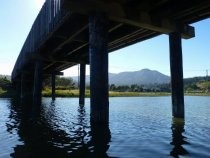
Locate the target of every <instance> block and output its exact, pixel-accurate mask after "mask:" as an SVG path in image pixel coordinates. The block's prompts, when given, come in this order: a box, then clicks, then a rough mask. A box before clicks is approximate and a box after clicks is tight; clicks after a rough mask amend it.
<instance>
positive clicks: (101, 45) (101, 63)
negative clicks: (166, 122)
mask: <svg viewBox="0 0 210 158" xmlns="http://www.w3.org/2000/svg"><path fill="white" fill-rule="evenodd" d="M107 45H108V18H107V17H106V15H105V14H103V13H94V14H92V15H91V16H90V17H89V56H90V103H91V112H90V121H91V124H104V125H105V124H108V122H109V101H108V100H109V99H108V48H107Z"/></svg>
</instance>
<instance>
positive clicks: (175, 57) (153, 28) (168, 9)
mask: <svg viewBox="0 0 210 158" xmlns="http://www.w3.org/2000/svg"><path fill="white" fill-rule="evenodd" d="M208 17H210V1H209V0H202V1H200V0H141V1H140V0H112V1H109V0H46V2H45V4H44V6H43V7H42V9H41V11H40V13H39V14H38V16H37V18H36V20H35V21H34V24H33V26H32V28H31V31H30V33H29V34H28V37H27V38H26V41H25V43H24V45H23V47H22V50H21V52H20V54H19V56H18V59H17V61H16V64H15V66H14V69H13V72H12V81H13V83H14V85H16V89H17V91H18V94H20V97H21V98H27V97H31V98H33V100H34V106H36V104H38V103H40V101H41V87H42V79H43V78H44V77H46V76H47V75H52V98H53V99H54V98H55V75H62V73H61V71H62V70H64V69H66V68H69V67H71V66H74V65H76V64H80V65H81V66H80V69H81V70H80V73H81V74H80V104H84V92H85V65H86V64H90V91H91V123H94V124H98V123H99V124H108V121H109V101H108V53H109V52H112V51H114V50H117V49H120V48H123V47H126V46H128V45H132V44H134V43H137V42H141V41H144V40H147V39H150V38H153V37H155V36H158V35H161V34H167V35H169V44H170V50H169V53H170V68H171V85H172V114H173V116H174V117H178V118H184V92H183V68H182V45H181V39H182V38H184V39H190V38H192V37H194V36H195V32H194V28H193V27H192V26H190V24H192V23H194V22H197V21H200V20H203V19H206V18H208ZM152 47H153V46H152ZM142 55H143V54H142ZM139 62H141V59H139Z"/></svg>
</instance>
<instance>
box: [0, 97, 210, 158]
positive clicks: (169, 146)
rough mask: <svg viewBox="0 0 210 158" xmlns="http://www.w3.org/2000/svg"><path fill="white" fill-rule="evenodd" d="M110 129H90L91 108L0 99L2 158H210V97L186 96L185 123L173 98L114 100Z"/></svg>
mask: <svg viewBox="0 0 210 158" xmlns="http://www.w3.org/2000/svg"><path fill="white" fill-rule="evenodd" d="M109 101H110V124H109V128H103V127H91V126H90V122H89V120H90V104H89V102H90V101H89V99H86V105H85V106H84V107H80V106H79V105H78V99H77V98H57V99H56V100H55V101H54V102H52V101H51V99H50V98H42V105H41V106H39V107H38V106H37V107H33V106H31V104H30V103H24V104H23V103H20V102H18V101H17V100H15V99H0V158H7V157H17V158H19V157H20V158H28V157H29V158H30V157H34V158H40V157H58V158H62V157H79V158H86V157H87V158H109V157H110V158H141V157H142V158H147V157H148V158H151V157H155V158H158V157H160V158H164V157H195V158H197V157H199V158H201V157H202V158H205V157H210V97H194V96H193V97H185V121H184V122H183V121H181V120H174V119H172V117H171V98H170V97H120V98H117V97H116V98H110V100H109Z"/></svg>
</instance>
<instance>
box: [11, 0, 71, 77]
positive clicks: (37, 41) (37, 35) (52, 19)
mask: <svg viewBox="0 0 210 158" xmlns="http://www.w3.org/2000/svg"><path fill="white" fill-rule="evenodd" d="M62 1H63V0H46V2H45V3H44V5H43V7H42V9H41V10H40V12H39V14H38V16H37V18H36V20H35V21H34V23H33V25H32V28H31V30H30V32H29V34H28V36H27V38H26V40H25V43H24V45H23V47H22V49H21V52H20V54H19V56H18V59H17V61H16V63H15V66H14V69H13V72H12V78H15V77H16V76H17V75H18V71H19V70H21V69H22V68H23V66H24V64H25V63H26V62H27V60H28V57H29V56H30V55H31V54H33V53H36V52H38V49H39V48H40V46H41V44H42V43H44V42H45V41H46V39H47V38H48V37H49V34H50V33H52V32H53V31H54V30H55V28H56V26H58V25H59V23H60V21H61V20H62V18H63V17H64V16H66V15H67V12H66V11H65V10H64V9H62Z"/></svg>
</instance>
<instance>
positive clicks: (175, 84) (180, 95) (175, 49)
mask: <svg viewBox="0 0 210 158" xmlns="http://www.w3.org/2000/svg"><path fill="white" fill-rule="evenodd" d="M169 42H170V68H171V89H172V114H173V116H174V117H176V118H184V88H183V67H182V43H181V34H180V33H179V32H173V33H171V34H170V35H169Z"/></svg>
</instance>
